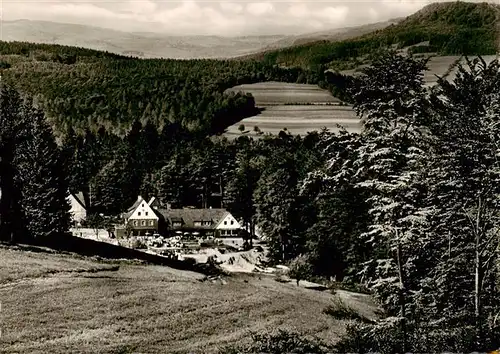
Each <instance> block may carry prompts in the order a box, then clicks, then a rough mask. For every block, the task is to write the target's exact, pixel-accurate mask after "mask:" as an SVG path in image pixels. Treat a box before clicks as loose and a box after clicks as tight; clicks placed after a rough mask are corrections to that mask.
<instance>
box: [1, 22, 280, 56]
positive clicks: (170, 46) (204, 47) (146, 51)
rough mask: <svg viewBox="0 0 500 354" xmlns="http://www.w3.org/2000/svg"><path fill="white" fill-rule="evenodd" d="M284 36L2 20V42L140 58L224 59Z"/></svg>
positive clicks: (258, 48) (264, 45)
mask: <svg viewBox="0 0 500 354" xmlns="http://www.w3.org/2000/svg"><path fill="white" fill-rule="evenodd" d="M285 37H286V36H284V35H282V36H280V35H272V36H244V37H218V36H169V35H162V34H158V33H128V32H121V31H115V30H111V29H105V28H99V27H93V26H86V25H75V24H67V23H56V22H48V21H30V20H17V21H4V22H3V40H5V41H23V42H32V43H44V44H60V45H68V46H75V47H83V48H89V49H95V50H102V51H108V52H111V53H116V54H123V55H131V56H139V57H144V58H172V59H198V58H226V57H234V56H239V55H244V54H248V53H254V52H256V51H260V50H262V48H265V47H266V46H268V45H271V44H272V43H275V42H277V41H280V40H282V39H284V38H285Z"/></svg>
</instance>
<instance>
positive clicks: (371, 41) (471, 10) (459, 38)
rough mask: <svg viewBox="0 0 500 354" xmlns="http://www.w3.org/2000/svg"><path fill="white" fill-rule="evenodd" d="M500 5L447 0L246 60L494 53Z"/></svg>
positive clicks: (342, 61)
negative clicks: (350, 34)
mask: <svg viewBox="0 0 500 354" xmlns="http://www.w3.org/2000/svg"><path fill="white" fill-rule="evenodd" d="M499 23H500V5H497V4H491V3H466V2H445V3H434V4H430V5H427V6H425V7H424V8H423V9H421V10H420V11H417V12H416V13H414V14H412V15H410V16H408V17H406V18H405V19H403V20H402V21H400V22H398V23H392V24H390V25H389V26H387V27H385V28H381V29H378V30H375V31H373V32H370V33H367V34H363V35H360V36H358V37H356V38H350V39H346V40H341V41H328V40H322V41H316V42H312V43H306V44H303V45H296V46H291V47H289V48H284V49H278V50H273V51H267V52H263V53H262V52H261V53H258V54H255V55H253V56H250V57H248V58H250V59H257V60H262V61H265V62H266V63H269V64H279V65H284V66H301V67H314V66H317V65H325V66H327V67H328V68H332V69H338V70H344V69H349V68H354V67H356V66H359V65H362V64H363V63H364V62H365V61H366V60H369V58H370V56H371V55H373V54H374V53H376V52H377V51H379V50H380V49H381V48H396V49H400V50H410V51H411V52H413V53H434V54H436V55H461V54H466V55H493V54H496V52H497V51H498V48H499V47H500V42H499V39H500V27H499Z"/></svg>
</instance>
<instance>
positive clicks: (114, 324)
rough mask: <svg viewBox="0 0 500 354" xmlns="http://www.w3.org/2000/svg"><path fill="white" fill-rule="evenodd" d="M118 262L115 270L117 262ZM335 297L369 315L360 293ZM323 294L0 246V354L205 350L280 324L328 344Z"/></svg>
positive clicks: (331, 337) (250, 279) (337, 324)
mask: <svg viewBox="0 0 500 354" xmlns="http://www.w3.org/2000/svg"><path fill="white" fill-rule="evenodd" d="M118 266H119V267H118ZM340 296H341V297H342V298H343V299H344V300H345V301H346V302H347V303H348V304H349V305H351V306H352V307H353V308H355V309H357V310H358V311H359V312H360V313H361V314H363V315H365V316H367V317H371V318H373V316H374V310H375V309H374V307H373V305H371V303H370V302H369V301H368V299H367V297H366V296H364V295H359V294H353V293H348V292H341V293H340ZM331 298H332V295H331V294H330V293H329V292H320V291H315V290H309V289H304V288H302V287H297V286H296V285H294V284H291V283H290V284H282V283H278V282H276V281H275V280H274V279H273V278H272V277H267V276H262V277H261V279H259V277H258V276H255V275H236V276H232V277H224V278H220V279H219V280H213V281H209V280H206V279H204V277H203V276H202V275H199V274H197V273H193V272H187V271H180V270H175V269H172V268H167V267H160V266H146V265H134V264H132V263H130V262H129V263H126V262H122V263H120V264H118V263H116V264H113V263H103V262H97V261H93V260H92V259H88V258H74V257H72V256H70V255H58V254H50V253H43V252H41V253H40V252H27V251H26V250H19V249H17V250H12V249H7V248H5V247H2V246H0V300H1V302H2V312H1V314H0V319H1V321H0V327H1V328H2V336H1V338H0V352H2V353H28V352H29V353H69V352H79V353H117V352H120V353H128V352H136V353H137V352H140V353H159V352H169V353H187V352H190V353H193V352H196V353H202V352H203V353H214V352H217V351H218V350H219V348H222V347H223V346H225V345H226V344H228V343H236V342H244V341H246V340H248V332H249V331H269V330H271V329H274V328H277V327H279V328H288V329H292V330H297V331H300V332H303V333H304V334H309V335H317V336H318V337H320V338H322V339H323V340H325V341H326V342H328V343H333V342H335V340H336V339H337V338H338V336H339V335H340V334H341V333H342V332H343V331H344V328H345V322H344V321H340V320H335V319H333V318H331V317H329V316H327V315H325V314H323V313H322V310H323V309H324V308H325V307H326V306H327V305H329V304H330V302H331Z"/></svg>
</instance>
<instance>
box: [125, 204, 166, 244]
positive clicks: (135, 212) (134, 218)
mask: <svg viewBox="0 0 500 354" xmlns="http://www.w3.org/2000/svg"><path fill="white" fill-rule="evenodd" d="M154 202H155V198H152V199H151V200H150V201H149V202H148V201H146V200H145V199H144V198H142V197H141V196H139V197H138V198H137V200H136V201H135V203H134V204H133V205H132V206H131V207H130V208H129V210H128V211H127V212H126V213H125V215H124V217H125V225H126V226H128V227H129V228H130V230H131V236H148V235H154V234H158V233H159V232H160V231H162V233H163V232H164V227H165V225H164V223H162V220H161V219H162V215H161V214H158V212H157V210H156V209H155V208H153V207H152V205H154V204H155V203H154Z"/></svg>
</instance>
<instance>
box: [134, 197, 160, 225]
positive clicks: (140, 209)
mask: <svg viewBox="0 0 500 354" xmlns="http://www.w3.org/2000/svg"><path fill="white" fill-rule="evenodd" d="M139 198H140V203H139V205H138V206H137V208H136V209H135V210H134V211H133V213H132V215H130V217H129V218H128V219H129V220H155V221H158V220H159V218H158V216H156V213H155V212H154V211H153V209H152V208H151V207H150V206H149V204H148V202H146V201H145V200H144V199H143V198H142V197H139Z"/></svg>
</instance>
